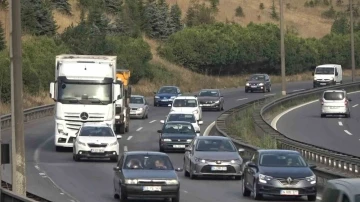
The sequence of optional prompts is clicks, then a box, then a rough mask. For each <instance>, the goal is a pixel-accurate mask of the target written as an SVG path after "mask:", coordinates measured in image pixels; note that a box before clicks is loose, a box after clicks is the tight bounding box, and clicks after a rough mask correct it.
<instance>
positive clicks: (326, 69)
mask: <svg viewBox="0 0 360 202" xmlns="http://www.w3.org/2000/svg"><path fill="white" fill-rule="evenodd" d="M313 76H314V88H316V87H322V86H327V85H335V84H342V77H343V72H342V67H341V65H337V64H325V65H319V66H317V67H316V68H315V72H314V73H313Z"/></svg>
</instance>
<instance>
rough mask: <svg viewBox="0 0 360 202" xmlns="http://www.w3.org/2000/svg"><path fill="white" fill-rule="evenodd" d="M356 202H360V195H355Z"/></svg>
mask: <svg viewBox="0 0 360 202" xmlns="http://www.w3.org/2000/svg"><path fill="white" fill-rule="evenodd" d="M355 202H360V194H357V195H355Z"/></svg>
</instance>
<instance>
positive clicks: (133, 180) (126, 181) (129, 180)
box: [125, 179, 138, 184]
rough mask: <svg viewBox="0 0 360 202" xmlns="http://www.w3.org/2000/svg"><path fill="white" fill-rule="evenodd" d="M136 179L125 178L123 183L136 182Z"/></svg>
mask: <svg viewBox="0 0 360 202" xmlns="http://www.w3.org/2000/svg"><path fill="white" fill-rule="evenodd" d="M137 183H138V180H136V179H126V180H125V184H137Z"/></svg>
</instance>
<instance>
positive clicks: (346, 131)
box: [344, 130, 352, 135]
mask: <svg viewBox="0 0 360 202" xmlns="http://www.w3.org/2000/svg"><path fill="white" fill-rule="evenodd" d="M344 132H345V133H347V134H348V135H352V134H351V133H350V132H349V131H348V130H344Z"/></svg>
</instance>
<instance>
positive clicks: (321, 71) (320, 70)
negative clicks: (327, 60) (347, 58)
mask: <svg viewBox="0 0 360 202" xmlns="http://www.w3.org/2000/svg"><path fill="white" fill-rule="evenodd" d="M334 70H335V69H334V68H333V67H318V68H316V70H315V74H334Z"/></svg>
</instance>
